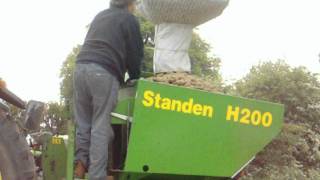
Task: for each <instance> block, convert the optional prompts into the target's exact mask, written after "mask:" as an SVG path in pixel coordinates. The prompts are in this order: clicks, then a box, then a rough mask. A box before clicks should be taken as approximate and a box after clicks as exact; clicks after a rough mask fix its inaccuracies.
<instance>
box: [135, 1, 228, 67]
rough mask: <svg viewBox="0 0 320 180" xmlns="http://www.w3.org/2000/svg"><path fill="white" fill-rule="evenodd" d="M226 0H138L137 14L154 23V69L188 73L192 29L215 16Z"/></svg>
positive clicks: (226, 3) (226, 2)
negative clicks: (138, 12)
mask: <svg viewBox="0 0 320 180" xmlns="http://www.w3.org/2000/svg"><path fill="white" fill-rule="evenodd" d="M228 3H229V0H140V1H139V5H138V10H139V11H140V13H141V14H142V15H143V16H144V17H146V18H147V19H149V20H151V21H152V22H153V23H155V24H156V33H155V45H156V47H155V52H154V71H155V73H159V72H172V71H175V72H181V71H184V72H190V71H191V62H190V58H189V55H188V50H189V47H190V43H191V39H192V29H193V28H194V27H196V26H198V25H200V24H202V23H205V22H206V21H208V20H210V19H213V18H215V17H217V16H219V15H220V14H221V13H222V12H223V10H224V9H225V8H226V6H227V5H228Z"/></svg>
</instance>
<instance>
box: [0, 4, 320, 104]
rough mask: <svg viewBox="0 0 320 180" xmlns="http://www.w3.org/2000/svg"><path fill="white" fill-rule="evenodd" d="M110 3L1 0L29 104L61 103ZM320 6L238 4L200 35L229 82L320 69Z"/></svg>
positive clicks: (8, 57) (12, 71) (19, 84)
mask: <svg viewBox="0 0 320 180" xmlns="http://www.w3.org/2000/svg"><path fill="white" fill-rule="evenodd" d="M107 7H108V0H28V1H26V0H1V1H0V23H1V24H0V49H1V50H0V77H2V78H4V79H5V80H6V81H7V83H8V87H9V88H10V89H11V90H12V91H14V92H16V93H17V94H18V95H20V96H21V97H22V98H23V99H26V100H29V99H36V100H41V101H54V100H59V82H60V79H59V69H60V67H61V64H62V62H63V61H64V60H65V58H66V57H67V55H68V54H69V52H70V51H71V50H72V48H73V47H74V46H75V45H76V44H79V43H80V44H81V43H82V42H83V39H84V36H85V33H86V28H85V27H86V25H88V24H89V23H90V21H91V20H92V19H93V17H94V16H95V15H96V14H97V13H98V12H99V11H101V10H103V9H105V8H107ZM319 22H320V1H319V0H304V1H301V0H299V1H298V0H259V1H257V0H231V2H230V5H229V7H228V8H227V9H226V10H225V12H224V13H223V15H222V16H220V17H219V18H217V19H215V20H212V21H210V22H208V23H206V24H204V25H202V26H200V28H199V30H198V32H199V33H200V35H201V36H202V37H203V38H204V39H205V40H206V41H207V42H209V43H210V44H211V45H212V46H213V53H214V54H216V55H217V56H219V57H220V58H221V59H222V70H221V72H222V74H223V77H224V78H225V79H227V80H232V79H239V78H241V77H242V76H244V75H245V74H246V73H248V71H249V69H250V67H251V66H252V65H254V64H257V63H259V62H261V61H264V60H276V59H279V58H280V59H285V60H286V61H287V62H288V63H289V64H291V65H293V66H299V65H304V66H307V67H308V68H309V69H310V70H311V71H313V72H319V71H320V63H319V61H318V60H319V57H318V54H319V53H320V24H319Z"/></svg>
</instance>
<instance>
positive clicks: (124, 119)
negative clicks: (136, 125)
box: [111, 113, 132, 122]
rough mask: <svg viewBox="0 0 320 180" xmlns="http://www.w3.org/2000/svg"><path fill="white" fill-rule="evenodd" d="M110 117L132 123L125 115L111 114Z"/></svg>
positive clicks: (130, 118)
mask: <svg viewBox="0 0 320 180" xmlns="http://www.w3.org/2000/svg"><path fill="white" fill-rule="evenodd" d="M111 116H112V117H115V118H118V119H120V120H123V121H128V122H132V117H130V116H126V115H123V114H118V113H111Z"/></svg>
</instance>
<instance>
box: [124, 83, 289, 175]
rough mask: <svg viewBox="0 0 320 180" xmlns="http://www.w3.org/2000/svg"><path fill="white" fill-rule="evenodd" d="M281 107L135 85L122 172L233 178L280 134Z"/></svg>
mask: <svg viewBox="0 0 320 180" xmlns="http://www.w3.org/2000/svg"><path fill="white" fill-rule="evenodd" d="M283 113H284V107H283V106H282V105H280V104H274V103H269V102H264V101H257V100H251V99H245V98H239V97H232V96H227V95H222V94H217V93H209V92H204V91H200V90H195V89H189V88H183V87H177V86H170V85H165V84H160V83H154V82H150V81H146V80H140V81H139V84H138V87H137V90H136V98H135V101H134V112H133V122H132V125H131V133H130V140H129V146H128V152H127V158H126V162H125V169H124V172H126V173H132V174H140V176H141V177H143V176H147V175H148V174H149V175H151V174H171V175H189V176H210V177H232V176H233V175H235V174H236V173H237V172H238V171H239V170H240V169H241V168H242V167H243V166H245V165H246V164H247V163H248V161H250V160H251V159H252V158H254V156H255V155H256V154H257V153H258V152H259V151H261V150H262V149H263V148H264V147H265V146H266V145H267V144H268V143H269V142H270V141H271V140H272V139H273V138H274V137H275V136H276V135H277V134H278V133H279V132H280V129H281V126H282V123H283Z"/></svg>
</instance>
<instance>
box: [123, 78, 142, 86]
mask: <svg viewBox="0 0 320 180" xmlns="http://www.w3.org/2000/svg"><path fill="white" fill-rule="evenodd" d="M138 80H139V79H128V80H127V82H126V86H127V87H133V86H135V85H136V84H137V83H138Z"/></svg>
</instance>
